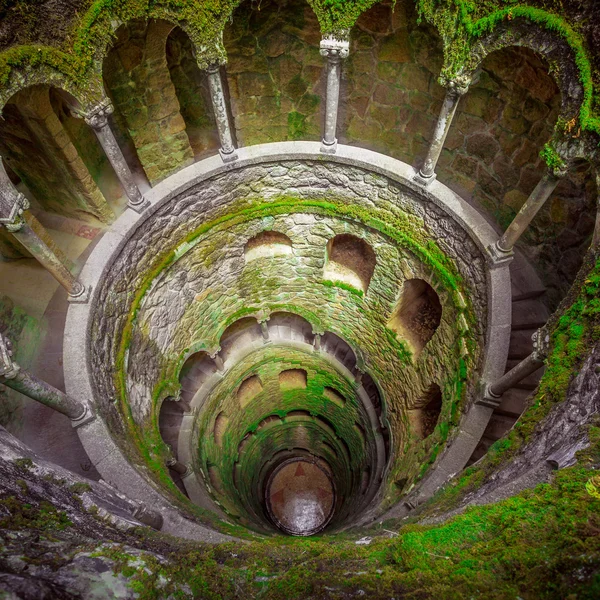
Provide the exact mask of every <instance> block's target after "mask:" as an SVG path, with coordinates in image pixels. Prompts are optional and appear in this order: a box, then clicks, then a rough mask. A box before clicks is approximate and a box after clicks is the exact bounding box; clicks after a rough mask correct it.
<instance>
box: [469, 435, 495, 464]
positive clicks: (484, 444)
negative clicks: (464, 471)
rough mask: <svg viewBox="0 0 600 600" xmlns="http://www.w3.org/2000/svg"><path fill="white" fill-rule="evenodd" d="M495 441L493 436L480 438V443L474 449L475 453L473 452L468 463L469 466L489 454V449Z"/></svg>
mask: <svg viewBox="0 0 600 600" xmlns="http://www.w3.org/2000/svg"><path fill="white" fill-rule="evenodd" d="M495 441H496V440H493V439H491V438H488V437H485V436H483V437H482V438H481V439H480V440H479V444H477V447H476V448H475V450H473V454H471V458H469V462H468V463H467V466H468V467H469V466H471V465H472V464H473V463H475V462H477V461H478V460H479V459H480V458H483V457H484V456H485V455H486V454H487V451H488V450H489V449H490V446H491V445H492V444H493V443H494V442H495Z"/></svg>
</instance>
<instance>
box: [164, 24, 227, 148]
mask: <svg viewBox="0 0 600 600" xmlns="http://www.w3.org/2000/svg"><path fill="white" fill-rule="evenodd" d="M166 55H167V67H168V69H169V73H170V75H171V81H172V82H173V86H174V87H175V93H176V95H177V99H178V100H179V107H180V112H181V116H182V118H183V120H184V122H185V131H186V133H187V136H188V138H189V140H190V146H191V147H192V151H193V153H194V158H195V159H196V160H200V159H202V158H204V157H206V156H208V155H211V154H215V153H216V152H218V150H219V146H220V142H219V135H218V132H217V125H216V122H215V117H214V113H213V108H212V104H211V99H210V90H209V87H208V77H207V73H206V71H201V70H200V69H199V67H198V63H197V62H196V59H195V58H194V50H193V45H192V42H191V40H190V38H189V37H188V35H187V34H186V33H185V32H184V31H183V29H181V27H175V28H174V29H173V30H172V31H171V33H170V34H169V36H168V37H167V43H166Z"/></svg>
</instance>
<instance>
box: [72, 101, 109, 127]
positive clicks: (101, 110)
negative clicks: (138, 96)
mask: <svg viewBox="0 0 600 600" xmlns="http://www.w3.org/2000/svg"><path fill="white" fill-rule="evenodd" d="M114 110H115V108H114V106H113V104H112V102H111V101H110V99H109V98H103V99H102V100H101V101H100V102H99V103H98V104H96V106H94V107H92V108H91V109H90V110H88V111H86V112H80V113H79V114H80V116H81V117H82V118H83V119H84V121H85V122H86V123H87V124H88V125H89V126H90V127H91V128H92V129H96V130H98V129H102V128H103V127H106V126H107V125H108V117H109V115H112V113H113V112H114Z"/></svg>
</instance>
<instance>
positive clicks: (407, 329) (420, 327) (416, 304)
mask: <svg viewBox="0 0 600 600" xmlns="http://www.w3.org/2000/svg"><path fill="white" fill-rule="evenodd" d="M441 319H442V305H441V303H440V299H439V296H438V294H437V292H436V291H435V290H434V289H433V288H432V287H431V286H430V285H429V284H428V283H427V282H426V281H425V280H423V279H407V280H406V281H405V282H404V285H403V287H402V292H401V294H400V300H399V301H398V304H397V306H396V309H395V310H394V313H393V314H392V317H391V319H390V321H389V322H388V327H389V328H390V329H392V330H393V331H395V332H396V333H398V334H399V335H400V336H402V337H403V338H404V339H405V340H406V341H407V342H408V343H409V344H410V347H411V348H412V350H413V352H414V353H415V355H417V356H418V355H419V354H420V353H421V351H422V350H423V348H424V347H425V346H426V345H427V342H429V340H430V339H431V338H432V337H433V334H434V333H435V332H436V330H437V328H438V326H439V324H440V322H441Z"/></svg>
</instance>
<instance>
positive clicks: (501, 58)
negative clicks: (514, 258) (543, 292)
mask: <svg viewBox="0 0 600 600" xmlns="http://www.w3.org/2000/svg"><path fill="white" fill-rule="evenodd" d="M351 39H352V42H351V52H350V56H349V58H348V59H347V61H346V63H345V66H344V71H343V86H342V91H343V93H344V103H343V106H344V118H343V119H342V121H341V122H340V130H339V138H340V141H341V142H343V143H349V144H351V145H358V146H361V147H366V148H370V149H373V150H377V151H379V152H383V153H385V154H389V155H391V156H394V157H396V158H399V159H400V160H403V161H405V162H407V163H409V164H413V165H416V166H418V165H419V164H420V163H421V162H422V160H423V158H424V156H425V154H426V152H427V147H428V144H429V141H430V139H431V135H432V133H433V128H434V126H435V122H436V119H437V115H438V113H439V109H440V106H441V101H442V99H443V97H444V89H443V88H442V87H441V86H440V85H439V83H438V82H437V77H438V75H439V73H440V69H441V66H442V48H441V41H440V40H439V37H438V36H437V34H436V32H435V31H433V30H432V29H430V28H429V27H426V26H424V25H418V24H417V22H416V15H415V14H414V8H413V7H412V6H411V3H409V2H406V1H400V2H397V3H396V4H395V8H394V9H392V7H391V5H390V4H389V3H388V4H385V3H383V4H376V5H375V6H373V7H372V8H371V9H370V10H368V11H367V12H366V13H364V14H363V15H362V16H361V17H360V18H359V19H358V21H357V24H356V27H355V28H354V29H353V31H352V32H351ZM559 107H560V93H559V90H558V88H557V86H556V84H555V82H554V80H553V79H552V78H551V77H550V75H549V74H548V68H547V66H546V65H545V64H544V63H543V61H542V60H541V59H540V58H539V57H538V56H537V55H536V54H535V53H533V52H532V51H530V50H528V49H525V48H516V47H515V48H509V49H505V50H501V51H497V52H494V53H492V54H490V55H489V56H488V57H487V58H486V59H485V60H484V62H483V65H482V70H481V72H480V74H479V77H478V79H477V80H476V81H475V82H474V84H473V85H472V86H471V88H470V90H469V91H468V93H467V94H466V95H465V96H464V97H463V98H462V99H461V101H460V103H459V106H458V110H457V113H456V116H455V119H454V122H453V124H452V126H451V128H450V132H449V135H448V138H447V140H446V144H445V148H444V151H443V152H442V155H441V157H440V161H439V163H438V168H437V174H438V178H439V180H440V181H442V182H443V183H445V184H446V185H448V186H449V187H450V188H452V189H453V190H454V191H456V192H457V193H459V194H461V195H462V196H463V197H464V198H466V199H467V200H469V201H471V202H472V203H473V204H474V205H475V206H477V207H478V208H479V209H480V210H483V211H484V212H485V213H487V214H488V216H489V218H490V220H491V221H492V222H493V223H495V224H496V226H497V228H498V231H502V230H504V229H505V228H506V226H507V225H508V224H509V223H510V221H511V220H512V218H513V216H514V215H515V214H516V211H518V210H519V208H520V207H521V206H522V204H523V203H524V202H525V199H526V198H527V196H528V195H529V194H530V193H531V191H532V190H533V188H534V187H535V185H536V184H537V182H538V181H539V180H540V178H541V176H542V174H543V171H544V168H545V166H544V164H543V162H542V160H541V159H540V157H539V152H540V150H541V149H542V147H543V145H544V144H545V143H546V142H547V141H548V140H549V139H550V137H551V135H552V130H553V127H554V124H555V122H556V120H557V117H558V111H559ZM595 194H596V190H595V186H594V185H593V183H592V178H591V177H590V176H589V174H588V173H587V172H585V170H582V171H581V172H579V173H574V174H570V175H569V176H568V177H567V178H566V179H565V181H563V182H561V184H560V185H559V186H558V188H557V190H556V191H555V192H554V194H553V195H552V198H551V199H550V201H549V202H548V203H547V204H546V206H545V207H544V208H543V209H542V211H541V212H540V214H539V215H538V216H537V217H536V219H534V221H533V223H532V225H531V227H530V229H529V230H528V232H527V233H526V235H525V236H524V238H523V245H524V249H525V251H526V252H527V253H528V255H529V256H530V257H531V258H532V259H533V260H534V261H536V262H537V264H539V265H540V269H541V271H542V275H543V277H544V280H545V283H546V285H547V286H548V287H549V288H551V289H550V293H549V296H550V303H551V304H552V305H554V304H556V302H557V301H558V300H559V299H560V298H561V297H562V296H563V295H564V293H565V292H566V290H567V289H568V286H569V285H570V283H571V281H572V278H573V277H574V274H575V273H576V272H577V269H578V267H579V265H580V263H581V257H582V256H583V254H584V252H585V249H586V248H587V245H588V244H589V236H590V235H591V232H592V228H593V214H594V204H595Z"/></svg>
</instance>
